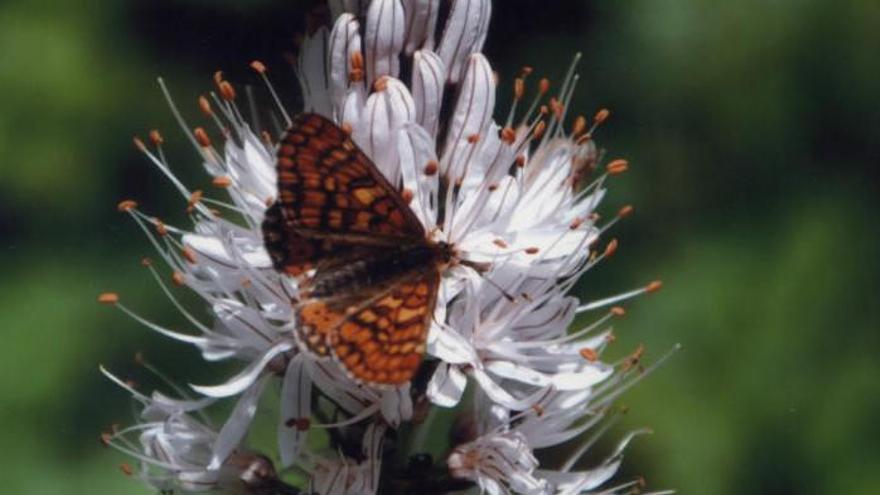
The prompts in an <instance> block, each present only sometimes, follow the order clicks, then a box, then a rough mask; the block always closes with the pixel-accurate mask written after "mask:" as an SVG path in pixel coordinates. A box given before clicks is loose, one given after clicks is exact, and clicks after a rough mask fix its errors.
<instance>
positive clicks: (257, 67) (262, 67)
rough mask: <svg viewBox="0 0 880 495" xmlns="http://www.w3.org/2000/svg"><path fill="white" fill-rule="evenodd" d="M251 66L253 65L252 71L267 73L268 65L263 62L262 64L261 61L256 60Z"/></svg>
mask: <svg viewBox="0 0 880 495" xmlns="http://www.w3.org/2000/svg"><path fill="white" fill-rule="evenodd" d="M250 65H251V69H254V70H255V71H257V72H259V73H260V74H265V73H266V64H264V63H263V62H260V61H259V60H254V61H253V62H251V64H250Z"/></svg>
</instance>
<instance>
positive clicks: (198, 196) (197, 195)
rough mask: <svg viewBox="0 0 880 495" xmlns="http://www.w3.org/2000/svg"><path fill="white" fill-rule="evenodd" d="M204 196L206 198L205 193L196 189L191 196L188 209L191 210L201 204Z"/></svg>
mask: <svg viewBox="0 0 880 495" xmlns="http://www.w3.org/2000/svg"><path fill="white" fill-rule="evenodd" d="M202 196H204V193H203V192H202V191H201V190H199V189H196V190H195V191H193V192H192V194H190V195H189V201H187V209H190V210H191V209H192V208H193V207H194V206H195V205H197V204H199V203H201V201H202Z"/></svg>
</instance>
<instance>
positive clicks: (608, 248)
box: [604, 239, 617, 258]
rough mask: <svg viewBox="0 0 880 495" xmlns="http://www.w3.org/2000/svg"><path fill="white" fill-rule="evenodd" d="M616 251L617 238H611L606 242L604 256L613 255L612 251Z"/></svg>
mask: <svg viewBox="0 0 880 495" xmlns="http://www.w3.org/2000/svg"><path fill="white" fill-rule="evenodd" d="M615 252H617V239H611V240H610V241H609V242H608V245H607V246H605V254H604V256H605V257H606V258H610V257H612V256H614V253H615Z"/></svg>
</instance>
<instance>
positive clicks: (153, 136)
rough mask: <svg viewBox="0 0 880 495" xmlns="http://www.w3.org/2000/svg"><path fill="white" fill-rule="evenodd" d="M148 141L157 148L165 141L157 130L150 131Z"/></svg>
mask: <svg viewBox="0 0 880 495" xmlns="http://www.w3.org/2000/svg"><path fill="white" fill-rule="evenodd" d="M150 141H152V142H153V144H154V145H156V146H159V145H160V144H162V143H164V142H165V140H164V139H162V134H160V133H159V130H158V129H153V130H151V131H150Z"/></svg>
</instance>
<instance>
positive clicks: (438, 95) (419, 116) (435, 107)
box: [412, 50, 446, 137]
mask: <svg viewBox="0 0 880 495" xmlns="http://www.w3.org/2000/svg"><path fill="white" fill-rule="evenodd" d="M445 71H446V69H445V68H444V67H443V61H442V60H440V57H439V56H438V55H437V54H436V53H434V52H432V51H428V50H419V51H417V52H416V53H415V55H413V73H412V94H413V100H414V101H415V105H416V122H418V123H419V125H421V126H422V127H424V128H425V130H426V131H428V133H430V134H431V136H434V137H436V136H437V127H438V125H439V122H440V106H441V105H442V103H443V88H444V87H445V86H446V82H445V81H444V78H443V76H444V74H445Z"/></svg>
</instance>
